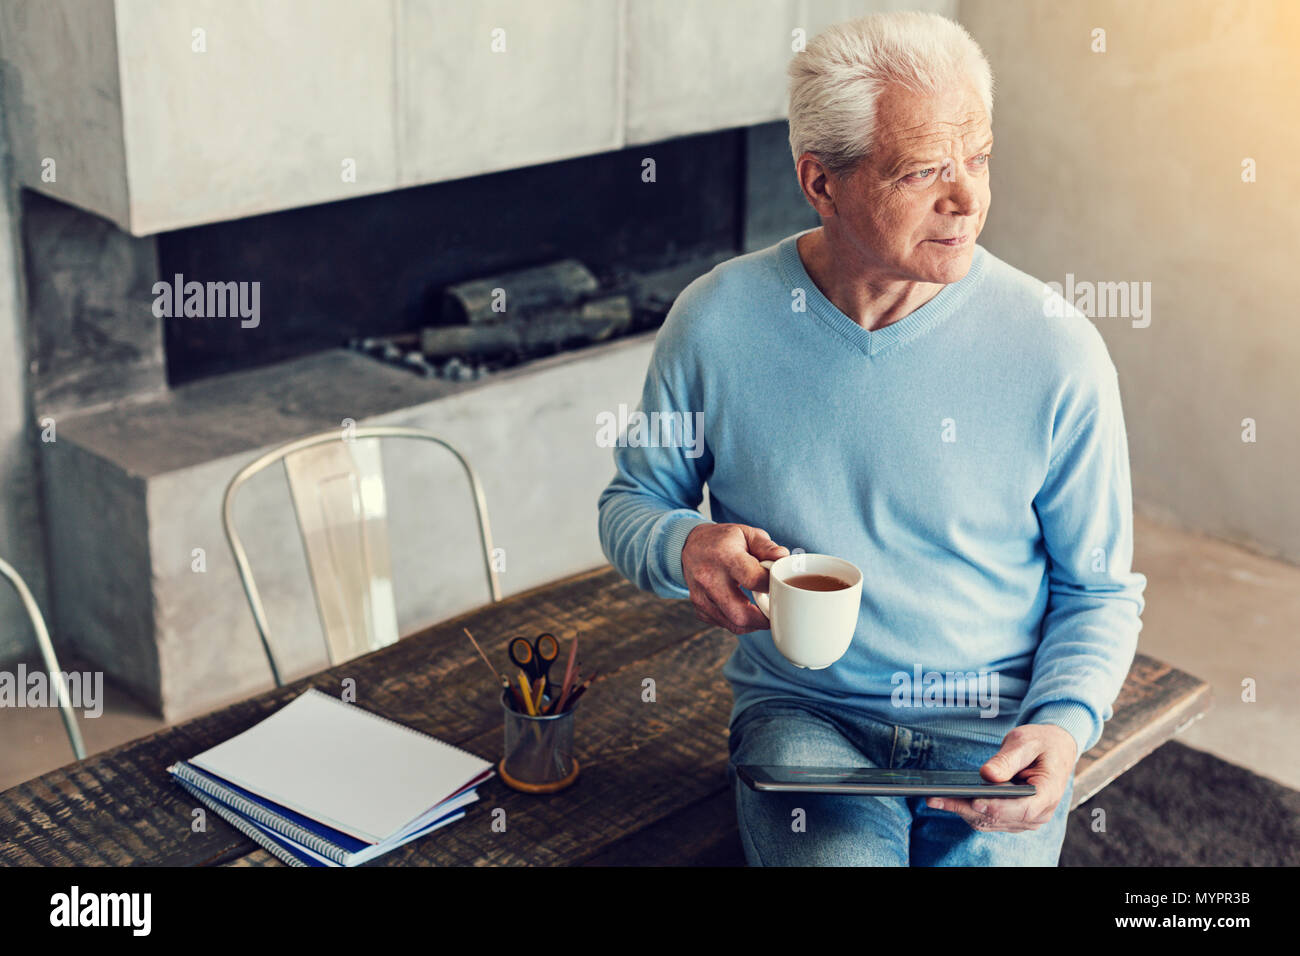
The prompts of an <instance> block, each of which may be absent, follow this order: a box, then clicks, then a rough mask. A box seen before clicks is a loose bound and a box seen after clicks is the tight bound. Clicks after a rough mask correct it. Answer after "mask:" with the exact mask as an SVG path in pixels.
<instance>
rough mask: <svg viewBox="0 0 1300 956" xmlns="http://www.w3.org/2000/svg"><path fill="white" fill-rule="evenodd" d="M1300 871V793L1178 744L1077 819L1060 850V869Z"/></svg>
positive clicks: (1147, 760) (1130, 773)
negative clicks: (1101, 822) (1100, 823)
mask: <svg viewBox="0 0 1300 956" xmlns="http://www.w3.org/2000/svg"><path fill="white" fill-rule="evenodd" d="M1098 809H1101V810H1104V811H1105V832H1094V826H1095V824H1094V814H1095V811H1096V810H1098ZM1298 865H1300V791H1298V790H1292V789H1290V788H1289V787H1284V786H1282V784H1280V783H1274V782H1273V781H1272V780H1267V779H1265V778H1264V777H1260V776H1257V775H1255V774H1253V773H1251V772H1250V771H1249V770H1246V769H1243V768H1242V767H1238V766H1235V765H1234V764H1230V763H1227V762H1225V761H1223V760H1220V759H1219V758H1218V757H1215V756H1212V755H1211V754H1208V753H1205V752H1204V751H1200V750H1193V749H1192V748H1191V747H1187V746H1184V745H1183V744H1180V743H1177V742H1174V741H1170V742H1169V743H1166V744H1164V745H1163V746H1162V747H1160V749H1158V750H1156V751H1155V752H1154V753H1152V754H1151V755H1150V756H1149V757H1146V758H1145V759H1143V760H1142V762H1141V763H1139V764H1138V765H1137V766H1136V767H1134V768H1133V769H1132V770H1129V771H1128V772H1127V773H1125V774H1122V775H1121V776H1120V777H1119V779H1118V780H1115V781H1114V782H1113V783H1111V784H1110V785H1108V786H1107V787H1106V788H1105V789H1104V790H1102V791H1101V793H1099V794H1097V795H1096V796H1095V797H1093V798H1092V799H1091V800H1089V801H1088V802H1087V803H1085V804H1083V805H1082V806H1080V807H1079V808H1078V809H1076V810H1075V811H1074V812H1073V813H1071V814H1070V822H1069V825H1068V829H1067V830H1066V834H1065V845H1064V846H1063V847H1062V848H1061V866H1298Z"/></svg>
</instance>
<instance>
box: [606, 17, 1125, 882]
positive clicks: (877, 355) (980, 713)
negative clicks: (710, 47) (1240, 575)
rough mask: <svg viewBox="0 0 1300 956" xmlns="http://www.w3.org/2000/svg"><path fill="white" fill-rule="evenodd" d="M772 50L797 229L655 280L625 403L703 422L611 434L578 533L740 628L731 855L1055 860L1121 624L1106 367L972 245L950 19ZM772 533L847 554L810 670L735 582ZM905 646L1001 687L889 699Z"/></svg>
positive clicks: (872, 21)
mask: <svg viewBox="0 0 1300 956" xmlns="http://www.w3.org/2000/svg"><path fill="white" fill-rule="evenodd" d="M790 76H791V84H790V145H791V150H792V153H793V156H794V160H795V168H796V172H797V175H798V180H799V184H800V186H801V187H802V189H803V193H804V196H805V198H806V199H807V201H808V202H809V203H811V204H812V206H813V208H815V209H816V210H817V212H818V214H819V215H820V217H821V226H820V227H819V228H816V229H812V230H809V231H806V232H802V233H799V234H797V235H794V236H790V237H788V238H786V239H784V240H783V241H781V242H780V243H778V244H776V245H774V246H772V247H770V248H767V249H764V250H762V251H759V252H754V253H750V254H747V255H742V256H739V257H737V258H734V259H731V260H729V261H728V262H725V263H723V264H721V265H719V266H718V267H717V268H715V269H713V270H712V271H711V272H709V273H708V274H707V275H704V276H702V277H700V278H699V279H697V280H696V281H695V282H693V283H691V285H690V286H689V287H688V288H687V289H686V290H685V291H683V293H682V294H681V296H680V297H679V298H678V300H677V302H676V303H675V304H674V306H673V308H672V311H671V312H670V313H669V315H668V318H667V320H666V321H665V323H664V326H663V328H662V329H661V330H660V332H659V335H658V337H657V339H656V341H655V347H654V351H653V356H652V358H651V361H650V367H649V371H648V373H647V375H646V381H645V387H644V390H643V393H642V401H641V408H642V410H643V411H645V412H647V413H648V412H652V411H660V412H669V413H678V416H679V417H678V419H676V420H681V421H684V422H687V423H689V422H691V421H694V420H696V418H695V415H694V414H692V413H702V416H703V417H702V422H703V435H702V436H692V437H693V440H692V441H691V442H690V443H689V444H690V447H689V449H688V448H687V447H686V443H685V442H682V443H680V444H681V445H682V447H676V448H674V447H663V445H662V444H660V445H659V447H644V446H645V445H646V444H650V445H654V444H655V443H643V442H639V443H629V444H628V446H627V447H620V448H618V449H617V450H616V453H615V465H616V474H615V476H614V479H613V480H612V481H611V482H610V484H609V486H608V488H606V490H605V491H604V492H603V494H602V495H601V498H600V535H601V543H602V546H603V548H604V550H605V554H606V556H607V557H608V558H609V559H610V561H611V562H612V563H613V564H614V566H615V567H616V568H618V569H619V571H620V572H621V573H623V574H624V575H625V576H627V577H628V578H629V579H630V580H632V581H633V582H635V583H636V584H637V585H638V586H640V587H642V588H645V589H650V590H653V591H654V592H656V593H657V594H660V595H663V596H667V597H682V598H685V597H687V596H689V598H690V600H691V601H692V602H693V603H694V605H695V607H696V610H697V613H698V615H699V616H700V617H701V618H702V619H703V620H705V621H709V622H712V623H714V624H717V625H719V626H721V627H725V628H727V629H729V630H731V631H732V632H733V633H735V634H737V635H746V636H743V637H741V638H740V639H739V641H738V642H737V645H736V647H735V650H734V652H733V653H732V655H731V657H730V659H729V660H728V662H727V664H726V667H725V669H724V673H725V675H726V677H727V678H728V680H729V681H730V683H731V686H732V690H733V694H734V699H735V703H734V707H733V710H732V714H731V735H730V747H731V766H730V771H729V777H730V780H731V785H732V787H733V789H734V791H735V798H736V810H737V815H738V819H739V824H740V831H741V837H742V842H743V845H744V850H745V855H746V858H747V859H748V861H749V862H750V863H751V864H756V865H762V864H766V865H781V864H796V865H798V864H865V865H901V866H906V865H914V866H918V865H920V866H923V865H971V864H980V865H1055V864H1056V862H1057V860H1058V857H1059V854H1060V848H1061V842H1062V840H1063V838H1064V833H1065V823H1066V816H1067V813H1068V812H1069V806H1070V796H1071V793H1072V791H1073V780H1074V767H1075V763H1076V761H1077V760H1078V757H1079V755H1080V754H1082V753H1084V752H1085V751H1086V750H1088V749H1089V748H1090V747H1092V746H1093V744H1095V743H1096V742H1097V740H1098V738H1099V737H1100V736H1101V730H1102V725H1103V722H1104V721H1105V720H1107V719H1108V718H1109V717H1110V716H1111V714H1112V706H1111V705H1112V704H1113V702H1114V700H1115V697H1116V696H1117V694H1118V693H1119V689H1120V687H1121V686H1122V684H1123V681H1124V678H1125V675H1126V674H1127V672H1128V668H1129V666H1130V664H1131V663H1132V659H1133V655H1134V652H1135V650H1136V645H1137V636H1138V632H1139V630H1140V628H1141V620H1140V614H1141V612H1142V609H1143V590H1144V588H1145V585H1146V579H1145V578H1144V577H1143V576H1142V575H1141V574H1138V573H1135V572H1133V571H1132V570H1131V560H1132V503H1131V490H1130V484H1129V464H1128V450H1127V439H1126V435H1125V428H1124V420H1123V412H1122V410H1121V406H1120V393H1119V384H1118V381H1117V378H1116V372H1115V368H1114V365H1113V364H1112V362H1111V360H1110V357H1109V354H1108V353H1107V350H1106V346H1105V343H1104V342H1103V340H1102V338H1101V336H1100V334H1099V333H1098V332H1097V330H1096V328H1095V327H1094V326H1093V325H1092V323H1091V322H1090V321H1089V320H1088V319H1087V318H1086V317H1085V316H1083V315H1081V314H1080V313H1079V312H1077V311H1076V310H1074V309H1072V308H1070V307H1069V306H1067V305H1066V304H1065V303H1064V302H1063V301H1059V300H1056V301H1052V302H1049V301H1048V296H1049V295H1050V293H1048V292H1046V287H1045V286H1044V284H1043V283H1042V282H1039V281H1037V280H1035V279H1032V278H1030V277H1029V276H1027V275H1025V274H1024V273H1022V272H1020V271H1018V270H1016V269H1014V268H1013V267H1011V266H1009V265H1007V264H1006V263H1004V262H1002V261H1000V260H999V259H997V258H996V257H994V256H993V255H992V254H991V253H989V252H988V251H986V250H985V249H983V248H982V247H980V246H978V245H976V239H977V237H978V236H979V234H980V230H981V229H982V228H983V226H984V220H985V217H986V216H987V215H988V211H989V198H990V197H989V158H990V153H991V151H992V146H993V134H992V127H991V117H992V77H991V71H990V69H989V65H988V63H987V61H986V60H985V58H984V55H983V53H982V52H981V51H980V49H979V47H978V46H977V45H976V44H975V42H974V41H973V40H972V39H971V38H970V36H969V35H968V34H967V33H966V31H965V30H963V29H962V28H961V27H960V26H958V25H957V24H955V23H953V22H951V21H949V20H946V19H944V18H942V17H939V16H937V15H933V14H920V13H894V14H880V15H876V16H870V17H864V18H862V19H858V20H853V21H850V22H847V23H843V24H840V25H838V26H835V27H832V28H831V29H829V30H827V31H826V32H824V33H823V34H821V35H820V36H818V37H817V38H816V39H814V40H813V41H812V42H811V43H810V44H809V46H808V48H807V50H806V51H804V52H802V53H799V54H797V55H796V56H795V58H794V60H793V61H792V63H791V66H790ZM1043 213H1044V215H1051V214H1052V212H1051V210H1050V209H1044V210H1043ZM1066 226H1067V224H1066V223H1064V222H1063V223H1062V227H1063V228H1064V227H1066ZM701 439H702V440H701ZM637 445H640V446H641V447H637ZM706 483H707V485H708V490H709V504H710V515H711V518H712V520H711V521H710V520H707V519H706V518H705V517H704V516H703V515H701V514H700V513H699V511H698V510H697V508H698V506H699V504H700V502H701V500H702V497H703V488H704V486H705V484H706ZM794 548H800V549H802V550H803V551H806V552H809V553H824V554H831V555H836V556H838V557H841V558H844V559H847V560H849V561H851V562H853V563H854V564H856V565H857V566H858V567H860V568H861V569H862V571H863V576H864V581H863V588H862V601H861V606H860V609H859V617H858V624H857V629H856V631H855V634H854V639H853V642H852V644H851V645H850V647H849V650H848V652H847V653H846V654H845V655H844V657H843V658H841V659H840V660H839V661H838V662H837V663H836V664H834V665H832V666H831V667H829V668H826V669H824V670H802V669H799V668H796V667H795V666H793V665H792V664H791V663H790V662H788V661H787V660H786V659H785V658H784V657H782V656H781V654H780V653H779V652H778V651H777V650H776V648H775V646H774V645H773V642H772V637H771V634H770V632H769V631H768V630H767V627H768V621H767V619H766V618H765V617H764V615H763V614H762V612H760V611H759V609H758V608H757V607H755V606H754V604H753V603H752V602H751V600H750V598H749V595H748V594H747V593H746V592H753V591H755V590H766V587H767V572H766V570H765V569H764V568H763V566H762V565H761V564H760V562H761V561H763V560H764V559H775V558H779V557H781V556H783V555H785V554H787V553H789V550H788V549H794ZM928 672H936V673H939V674H947V673H957V674H969V673H972V672H975V673H978V674H979V675H981V679H985V678H987V679H988V681H989V683H990V685H991V686H993V687H995V688H996V691H997V696H996V698H995V700H996V706H994V707H981V706H979V705H978V704H976V703H974V702H971V701H969V700H965V701H963V700H962V699H961V698H960V697H955V698H954V697H953V695H951V694H948V695H946V696H947V697H948V700H945V695H944V694H942V693H941V694H938V695H934V694H927V695H925V696H924V698H922V697H921V695H918V694H916V693H912V692H909V693H898V690H899V688H900V687H901V686H902V685H903V684H905V683H906V682H907V681H909V680H911V679H912V678H913V675H915V674H918V673H928ZM936 697H937V701H936V699H935V698H936ZM948 703H951V705H950V706H947V705H946V704H948ZM932 705H933V706H932ZM741 763H748V764H778V765H817V766H841V767H880V768H897V769H975V768H979V769H980V770H981V772H982V774H983V777H984V779H986V780H990V781H1007V780H1011V779H1016V780H1019V781H1027V782H1029V783H1032V784H1034V785H1035V786H1036V788H1037V793H1036V795H1035V796H1032V797H1028V798H1016V799H1010V798H1008V799H977V800H960V799H948V798H945V799H936V798H930V799H922V798H910V799H909V798H903V797H897V798H884V797H863V796H844V795H823V794H818V795H814V794H810V793H794V794H789V793H772V792H766V793H764V792H757V791H752V790H750V789H749V788H748V787H746V786H745V785H743V784H741V783H738V782H737V779H736V775H735V770H734V768H735V765H737V764H741Z"/></svg>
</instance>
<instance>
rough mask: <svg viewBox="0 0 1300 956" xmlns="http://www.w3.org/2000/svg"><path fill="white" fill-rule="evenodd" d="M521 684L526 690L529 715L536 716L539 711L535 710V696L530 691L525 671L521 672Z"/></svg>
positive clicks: (525, 704)
mask: <svg viewBox="0 0 1300 956" xmlns="http://www.w3.org/2000/svg"><path fill="white" fill-rule="evenodd" d="M519 686H520V687H522V688H523V690H524V706H525V707H527V708H528V716H530V717H536V716H537V711H535V710H533V698H532V697H531V696H529V693H528V678H527V677H525V676H524V672H523V671H520V672H519Z"/></svg>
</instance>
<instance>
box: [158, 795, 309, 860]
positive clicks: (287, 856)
mask: <svg viewBox="0 0 1300 956" xmlns="http://www.w3.org/2000/svg"><path fill="white" fill-rule="evenodd" d="M178 782H179V783H180V785H181V786H182V787H184V788H185V789H186V790H187V791H189V792H190V793H191V794H193V795H194V796H195V797H197V798H198V799H199V800H200V801H201V802H202V803H204V804H206V805H207V807H208V809H209V810H211V811H212V812H213V813H215V814H217V815H218V816H220V817H221V819H223V820H225V821H226V822H227V823H229V824H230V825H231V826H232V827H234V828H235V829H236V830H238V831H239V832H240V833H242V834H244V836H246V837H248V838H249V839H250V840H252V841H253V842H254V843H256V844H257V845H258V846H261V847H265V848H266V849H267V850H268V851H270V852H271V853H273V854H275V856H276V857H278V858H279V859H281V860H283V861H284V862H285V863H287V864H289V866H302V867H305V866H306V865H307V864H306V863H304V862H303V861H302V860H300V859H298V858H297V857H296V856H294V855H293V854H292V853H290V852H289V851H288V850H286V849H284V847H281V846H276V845H275V841H274V840H270V839H268V838H267V836H266V835H265V834H263V833H259V832H258V830H257V827H255V826H252V825H251V824H250V823H248V822H247V821H246V820H241V819H240V818H239V816H238V815H237V814H234V813H231V812H229V810H228V809H227V808H225V807H223V806H221V804H220V803H218V802H217V801H216V800H215V799H213V798H212V797H210V796H208V795H207V794H206V793H204V792H203V791H202V790H200V789H198V787H196V786H194V785H193V784H191V783H190V782H189V781H187V780H185V779H184V778H180V779H179V780H178ZM244 802H247V801H244Z"/></svg>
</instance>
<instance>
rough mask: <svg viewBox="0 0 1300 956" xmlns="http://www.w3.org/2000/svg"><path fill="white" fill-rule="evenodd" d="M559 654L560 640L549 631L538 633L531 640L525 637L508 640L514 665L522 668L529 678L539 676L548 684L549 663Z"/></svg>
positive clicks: (534, 678)
mask: <svg viewBox="0 0 1300 956" xmlns="http://www.w3.org/2000/svg"><path fill="white" fill-rule="evenodd" d="M559 656H560V642H559V641H558V640H556V638H555V635H554V634H551V633H550V632H547V633H545V634H538V635H537V637H536V639H535V640H531V641H530V640H529V639H528V638H526V637H515V638H511V640H510V660H511V661H513V662H514V665H515V666H516V667H519V668H522V669H523V672H524V673H525V674H527V675H528V677H529V679H530V680H537V678H539V677H541V678H543V679H544V680H545V681H546V683H547V684H548V685H549V684H550V677H549V675H550V672H551V665H552V664H553V663H555V659H556V658H557V657H559Z"/></svg>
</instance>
